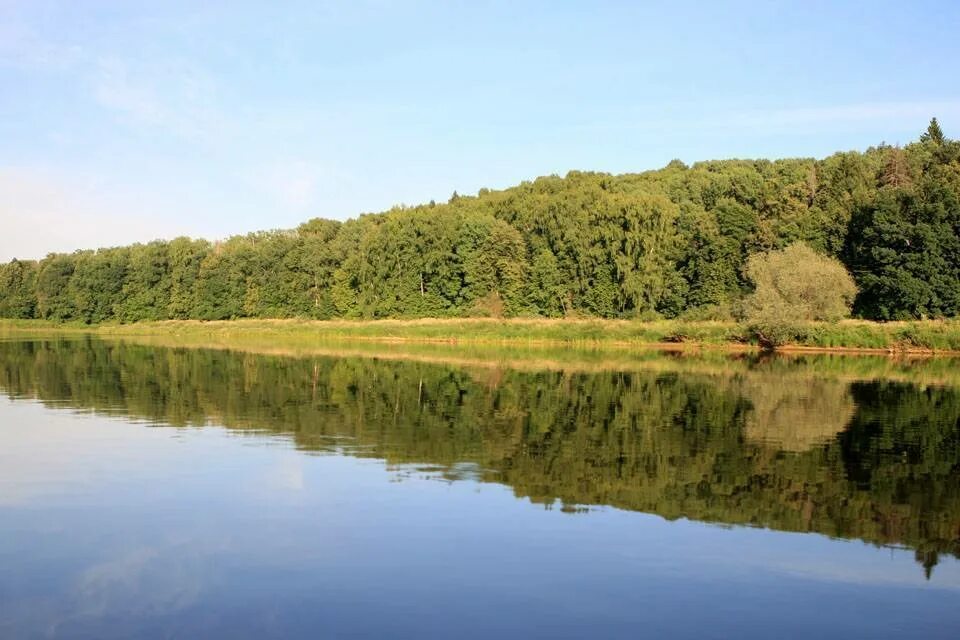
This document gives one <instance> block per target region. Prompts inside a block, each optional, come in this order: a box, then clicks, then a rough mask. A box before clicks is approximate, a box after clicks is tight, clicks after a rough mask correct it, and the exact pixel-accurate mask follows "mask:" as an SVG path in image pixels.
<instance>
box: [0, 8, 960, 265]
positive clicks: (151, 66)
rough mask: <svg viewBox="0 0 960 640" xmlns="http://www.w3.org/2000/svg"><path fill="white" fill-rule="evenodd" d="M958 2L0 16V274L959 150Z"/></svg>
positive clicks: (24, 12)
mask: <svg viewBox="0 0 960 640" xmlns="http://www.w3.org/2000/svg"><path fill="white" fill-rule="evenodd" d="M957 33H960V3H956V2H913V3H905V2H846V3H840V2H822V3H821V2H795V3H781V2H750V3H748V2H716V3H699V2H698V3H694V2H689V3H684V2H672V3H670V2H663V3H652V2H650V3H644V2H602V1H591V2H565V1H561V0H554V1H550V2H546V1H544V2H541V1H534V0H528V1H521V0H514V1H513V2H485V1H482V0H474V1H469V2H459V1H447V2H441V1H439V0H438V1H436V2H384V1H369V2H368V1H364V0H354V1H352V2H339V3H326V2H319V1H313V2H303V3H296V2H283V3H267V2H259V3H243V2H238V1H233V2H204V3H199V2H194V1H191V2H175V1H166V2H134V1H117V2H96V1H84V2H73V1H68V0H64V1H62V2H46V1H44V0H24V1H22V2H21V1H17V0H14V1H12V2H11V1H10V0H0V141H2V144H0V259H3V260H7V259H9V258H11V257H14V256H18V257H40V256H42V255H44V254H45V253H46V252H48V251H52V250H57V251H64V250H72V249H75V248H80V247H94V246H102V245H114V244H124V243H129V242H135V241H147V240H150V239H153V238H157V237H168V238H169V237H174V236H176V235H180V234H186V235H193V236H203V237H208V238H218V237H224V236H227V235H231V234H235V233H244V232H247V231H253V230H257V229H269V228H278V227H292V226H295V225H296V224H298V223H299V222H301V221H303V220H306V219H308V218H311V217H315V216H324V217H331V218H340V219H343V218H347V217H351V216H354V215H356V214H358V213H360V212H363V211H377V210H382V209H385V208H388V207H390V206H391V205H393V204H400V203H405V204H415V203H419V202H424V201H427V200H430V199H436V200H446V199H447V198H448V197H449V195H450V194H451V193H452V192H453V191H454V190H456V191H458V192H460V193H473V192H476V190H477V189H479V188H480V187H484V186H486V187H494V188H497V187H506V186H510V185H512V184H515V183H517V182H519V181H521V180H525V179H530V178H533V177H536V176H538V175H544V174H550V173H559V174H563V173H565V172H566V171H568V170H570V169H584V170H600V171H610V172H617V173H619V172H628V171H641V170H645V169H651V168H657V167H660V166H662V165H664V164H666V163H667V162H668V161H669V160H671V159H672V158H680V159H682V160H684V161H687V162H690V161H695V160H702V159H711V158H725V157H784V156H823V155H826V154H829V153H831V152H833V151H835V150H838V149H863V148H866V147H868V146H870V145H872V144H877V143H879V142H884V141H885V142H889V143H898V142H899V143H905V142H909V141H910V140H913V139H915V138H916V137H917V135H918V134H919V132H920V131H922V130H923V128H924V127H925V126H926V123H927V121H928V120H929V118H930V116H932V115H936V116H937V117H938V118H940V120H941V122H942V124H943V126H944V129H945V131H946V133H947V135H955V132H956V131H957V130H958V129H960V75H958V74H957V73H956V67H957V64H958V62H960V39H958V38H957V37H956V34H957Z"/></svg>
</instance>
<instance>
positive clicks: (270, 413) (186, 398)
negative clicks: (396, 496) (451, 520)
mask: <svg viewBox="0 0 960 640" xmlns="http://www.w3.org/2000/svg"><path fill="white" fill-rule="evenodd" d="M737 362H738V363H739V366H735V367H734V366H731V367H729V369H728V370H727V371H723V370H718V371H717V372H715V373H709V374H708V373H696V372H692V371H691V372H686V373H682V374H681V373H677V372H673V371H668V370H664V371H657V370H655V369H653V368H644V367H642V366H639V367H637V368H634V369H632V370H609V371H600V372H578V371H572V370H553V371H546V370H535V371H519V370H515V369H509V368H506V369H501V368H492V369H491V368H482V367H475V368H463V367H459V366H447V365H440V364H430V363H422V362H416V361H404V360H398V361H388V360H383V359H375V358H358V357H309V358H291V357H285V356H273V355H259V354H253V353H241V352H236V351H230V350H214V349H184V348H158V347H152V346H146V345H139V344H131V343H128V342H122V341H118V342H108V341H102V340H98V339H93V338H90V337H89V336H87V337H85V338H83V339H79V340H38V341H16V342H10V341H7V342H4V341H0V392H2V393H4V394H7V395H9V397H11V398H33V399H38V400H40V401H42V402H45V403H49V405H50V406H53V407H57V408H71V409H74V410H81V411H88V410H93V411H96V412H98V413H100V414H103V415H116V416H127V417H132V418H136V419H138V420H145V421H147V422H149V423H150V424H154V425H158V426H159V425H172V428H177V427H188V426H192V427H203V426H207V425H210V424H211V423H216V424H220V425H223V426H225V427H227V428H229V429H233V430H239V431H249V432H251V433H257V434H264V433H268V434H273V435H282V436H283V437H285V438H290V439H291V440H292V441H293V442H295V443H296V446H297V447H298V448H300V449H303V450H306V451H337V452H339V453H347V454H349V455H352V456H359V457H372V458H378V459H385V460H386V461H387V462H388V464H389V465H404V464H419V465H426V466H430V467H434V468H439V469H441V470H442V473H444V474H445V477H447V479H450V480H456V479H457V473H463V471H462V470H463V469H465V468H466V469H468V472H469V473H476V474H479V475H478V477H477V478H476V479H479V480H483V481H488V482H497V483H502V484H504V485H507V486H509V487H511V488H512V490H513V491H514V493H515V494H516V495H517V496H520V497H525V498H527V499H529V500H530V501H531V502H533V503H536V504H542V505H546V506H553V505H556V506H557V507H558V508H561V509H563V510H565V511H571V512H577V511H578V510H579V509H580V508H581V507H582V506H583V505H611V506H616V507H618V508H622V509H629V510H634V511H643V512H648V513H656V514H659V515H661V516H663V517H665V518H669V519H676V518H691V519H695V520H703V521H709V522H719V523H725V524H731V525H751V526H761V527H769V528H773V529H779V530H785V531H802V532H817V533H821V534H824V535H828V536H832V537H840V538H856V539H860V540H864V541H866V542H870V543H872V544H877V545H890V546H905V547H907V548H910V549H912V550H913V551H914V552H915V554H916V558H917V561H918V562H919V563H920V564H921V565H922V566H923V567H924V569H925V570H926V571H927V572H929V571H931V570H932V569H933V567H934V565H936V563H937V560H938V558H939V557H940V556H942V555H946V554H949V555H953V556H958V557H960V541H958V538H957V530H958V527H960V441H958V438H960V434H958V430H957V423H958V420H960V390H958V389H957V388H956V387H953V386H948V385H930V386H925V385H915V384H911V383H907V382H897V381H892V380H884V379H872V380H871V379H869V378H866V379H857V380H853V381H851V380H850V376H849V375H844V376H842V377H841V378H842V379H841V378H838V379H831V378H824V377H822V376H821V375H820V372H822V371H823V369H824V366H823V363H822V362H821V361H819V360H811V361H807V360H805V359H802V358H800V359H789V360H785V359H776V358H774V359H769V358H765V357H762V356H748V357H745V358H744V359H743V360H742V361H737ZM871 375H873V374H871ZM168 428H170V427H168ZM462 463H471V464H469V465H467V467H464V464H462ZM469 469H473V471H469ZM458 470H460V471H458ZM558 503H559V504H558Z"/></svg>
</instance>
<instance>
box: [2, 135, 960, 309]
mask: <svg viewBox="0 0 960 640" xmlns="http://www.w3.org/2000/svg"><path fill="white" fill-rule="evenodd" d="M797 244H803V245H805V246H806V247H809V248H811V249H812V250H813V251H814V252H816V253H817V254H818V255H821V256H825V257H827V258H831V259H834V260H837V261H839V262H841V263H842V264H843V265H844V266H845V267H846V269H847V270H848V271H849V272H850V273H851V274H852V276H853V279H854V281H855V284H856V296H855V298H854V300H853V313H854V315H856V316H858V317H863V318H869V319H876V320H893V319H908V318H936V317H948V316H957V315H960V142H958V141H954V140H950V139H948V138H946V137H945V136H944V134H943V132H942V130H941V129H940V126H939V124H938V123H937V121H936V119H933V120H932V121H931V123H930V126H929V127H928V129H927V131H926V132H925V133H924V134H923V135H922V136H921V137H920V139H919V140H917V141H916V142H913V143H911V144H908V145H906V146H904V147H899V146H890V145H886V144H881V145H879V146H877V147H872V148H870V149H868V150H866V151H864V152H856V151H849V152H841V153H835V154H833V155H831V156H829V157H827V158H824V159H822V160H813V159H786V160H775V161H769V160H724V161H709V162H698V163H696V164H693V165H692V166H687V165H685V164H684V163H682V162H680V161H676V160H675V161H673V162H671V163H670V164H668V165H667V166H666V167H664V168H663V169H659V170H656V171H648V172H645V173H639V174H624V175H610V174H605V173H588V172H576V171H575V172H570V173H568V174H567V175H566V176H565V177H558V176H549V177H542V178H538V179H537V180H534V181H532V182H524V183H522V184H520V185H518V186H516V187H512V188H509V189H505V190H501V191H491V190H488V189H481V190H480V192H479V193H478V194H477V195H476V196H461V195H458V194H456V193H455V194H454V195H453V196H452V197H451V198H450V200H449V202H447V203H435V202H430V203H428V204H424V205H420V206H415V207H405V206H398V207H394V208H393V209H391V210H389V211H386V212H382V213H375V214H364V215H361V216H359V217H357V218H354V219H351V220H347V221H346V222H339V221H334V220H325V219H321V218H316V219H313V220H310V221H308V222H305V223H304V224H302V225H300V226H299V227H297V228H296V229H293V230H279V231H264V232H258V233H252V234H249V235H244V236H236V237H232V238H229V239H227V240H224V241H218V242H208V241H205V240H193V239H189V238H177V239H174V240H171V241H155V242H150V243H147V244H135V245H132V246H126V247H115V248H105V249H98V250H84V251H77V252H74V253H70V254H50V255H48V256H47V257H46V258H43V259H42V260H39V261H30V260H13V261H11V262H9V263H7V264H5V265H2V266H0V317H7V318H42V319H48V320H55V321H79V322H84V323H99V322H105V321H119V322H136V321H141V320H162V319H188V318H194V319H202V320H220V319H231V318H241V317H255V318H286V317H304V318H318V319H327V318H386V317H426V316H472V315H476V316H501V315H505V316H523V315H539V316H547V317H560V316H576V315H587V316H596V317H603V318H622V317H626V318H655V317H677V316H683V317H687V318H691V319H696V318H731V317H739V315H738V314H742V313H743V309H744V307H745V305H746V306H749V296H750V295H751V294H752V292H753V290H754V288H755V283H754V281H753V279H752V277H751V272H752V271H756V269H755V268H754V269H751V268H750V267H749V265H750V264H752V263H751V259H752V258H755V256H757V255H762V254H767V253H770V252H773V251H777V250H783V249H786V248H788V247H791V246H793V245H797ZM755 262H756V260H754V262H753V263H755ZM850 293H851V295H852V294H853V291H852V289H851V291H850Z"/></svg>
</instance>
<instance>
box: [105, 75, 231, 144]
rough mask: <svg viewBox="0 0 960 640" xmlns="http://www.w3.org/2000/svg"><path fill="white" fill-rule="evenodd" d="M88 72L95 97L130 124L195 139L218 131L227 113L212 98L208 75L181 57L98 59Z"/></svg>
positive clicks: (208, 137)
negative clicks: (160, 60)
mask: <svg viewBox="0 0 960 640" xmlns="http://www.w3.org/2000/svg"><path fill="white" fill-rule="evenodd" d="M94 66H95V70H94V71H93V72H92V73H91V80H90V83H91V86H92V90H93V95H94V98H95V99H96V101H97V103H98V104H100V105H101V106H102V107H105V108H107V109H110V110H112V111H115V112H118V113H120V114H121V115H123V116H124V117H126V118H127V119H128V120H129V121H130V122H132V123H134V124H141V125H148V126H151V127H158V128H161V129H163V130H166V131H168V132H170V133H173V134H176V135H178V136H181V137H183V138H187V139H190V140H194V141H206V142H210V141H213V140H215V139H216V138H217V137H218V136H219V135H220V134H221V133H223V130H224V127H225V124H226V121H227V117H226V115H225V114H224V113H223V112H222V111H221V110H220V109H219V107H218V105H217V101H216V83H215V82H214V80H213V79H212V77H211V76H210V75H209V74H207V73H205V72H204V71H202V70H201V69H200V68H198V67H197V66H195V65H192V64H189V63H187V62H185V61H164V63H163V64H155V63H147V62H144V61H140V60H136V59H129V58H128V59H120V58H116V57H104V58H99V59H97V60H96V62H95V65H94Z"/></svg>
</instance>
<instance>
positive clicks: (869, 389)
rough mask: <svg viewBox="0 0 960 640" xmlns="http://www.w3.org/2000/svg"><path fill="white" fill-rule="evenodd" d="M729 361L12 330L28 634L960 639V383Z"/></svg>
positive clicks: (0, 467) (5, 586)
mask: <svg viewBox="0 0 960 640" xmlns="http://www.w3.org/2000/svg"><path fill="white" fill-rule="evenodd" d="M716 360H717V359H716V358H714V360H713V361H709V362H702V363H701V362H698V361H697V360H696V359H694V358H689V357H687V358H677V357H675V356H661V357H657V358H648V359H647V361H646V362H645V363H644V364H638V365H637V366H636V367H633V368H631V369H630V370H617V369H611V370H604V368H603V367H591V368H586V369H584V368H581V370H579V371H578V370H576V369H575V368H565V369H564V370H558V369H557V368H556V367H554V368H553V369H550V368H549V367H548V368H546V369H543V370H540V369H538V368H537V367H536V366H529V367H522V368H519V369H518V368H515V367H505V366H489V365H483V364H472V365H466V366H464V365H458V366H452V365H449V364H443V363H436V362H423V361H410V360H394V359H389V360H387V359H375V358H359V357H353V358H333V357H319V356H317V357H310V358H305V357H301V358H293V357H282V356H262V355H251V354H244V353H236V352H227V351H213V350H188V349H164V348H159V347H149V346H137V345H131V344H112V343H107V342H100V341H96V340H92V339H91V340H76V341H62V340H61V341H13V340H6V341H0V392H2V397H0V637H2V638H34V637H36V638H46V637H64V638H128V637H157V638H173V637H176V638H219V637H223V638H260V637H311V638H319V637H330V638H383V637H419V638H425V637H430V638H451V637H457V638H481V637H482V638H490V637H493V638H497V637H501V638H508V637H511V638H512V637H517V638H583V637H592V638H626V637H630V638H634V637H651V638H656V637H664V636H672V637H691V638H693V637H695V638H730V637H737V638H770V637H780V638H790V637H796V638H800V637H826V638H833V637H836V638H841V637H842V638H853V637H864V638H866V637H869V638H901V639H902V638H915V637H924V638H956V637H958V635H960V563H958V562H957V557H958V554H960V389H958V388H954V387H951V386H948V385H944V384H932V383H929V382H928V383H924V384H917V383H912V382H906V381H902V376H901V381H897V380H894V379H889V378H886V379H884V378H877V377H875V375H874V374H870V373H869V372H868V373H866V374H864V373H862V372H860V369H861V368H862V367H860V366H859V365H858V364H853V365H851V364H850V363H849V361H841V360H838V359H836V358H832V359H830V358H819V359H818V358H806V359H790V360H786V359H779V360H778V359H773V360H770V359H755V358H740V359H737V360H736V361H733V360H731V361H730V362H729V363H725V362H719V364H718V362H717V361H716ZM931 366H932V365H931ZM941 366H942V365H941Z"/></svg>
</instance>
